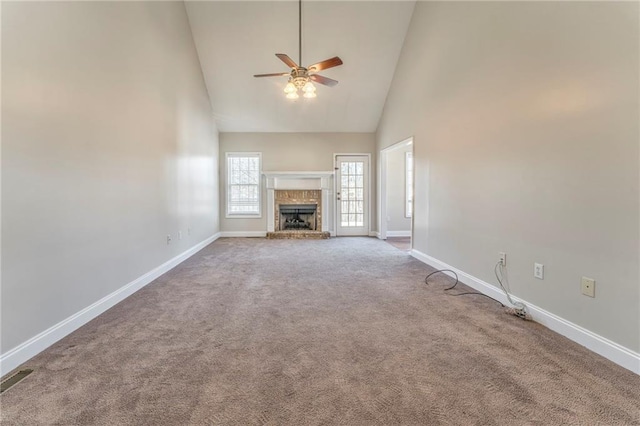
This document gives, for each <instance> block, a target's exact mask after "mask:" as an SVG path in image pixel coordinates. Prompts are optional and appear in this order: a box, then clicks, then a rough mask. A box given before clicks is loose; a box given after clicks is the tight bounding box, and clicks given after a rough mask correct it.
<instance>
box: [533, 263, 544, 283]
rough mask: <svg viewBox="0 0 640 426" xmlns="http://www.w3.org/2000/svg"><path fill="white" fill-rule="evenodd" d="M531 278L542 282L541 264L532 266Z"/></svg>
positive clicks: (542, 267) (542, 269) (542, 271)
mask: <svg viewBox="0 0 640 426" xmlns="http://www.w3.org/2000/svg"><path fill="white" fill-rule="evenodd" d="M533 276H534V277H536V278H537V279H539V280H544V265H543V264H542V263H534V264H533Z"/></svg>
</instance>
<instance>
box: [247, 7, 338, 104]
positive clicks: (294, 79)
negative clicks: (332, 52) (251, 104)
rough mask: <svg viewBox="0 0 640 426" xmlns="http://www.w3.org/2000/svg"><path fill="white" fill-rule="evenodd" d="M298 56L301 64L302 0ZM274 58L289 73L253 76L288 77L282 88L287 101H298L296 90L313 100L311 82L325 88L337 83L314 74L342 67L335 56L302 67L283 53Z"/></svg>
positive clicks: (256, 75) (314, 89)
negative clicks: (288, 68)
mask: <svg viewBox="0 0 640 426" xmlns="http://www.w3.org/2000/svg"><path fill="white" fill-rule="evenodd" d="M298 55H299V60H300V63H302V0H298ZM276 56H277V57H278V58H279V59H280V60H281V61H282V62H284V63H285V64H287V66H289V67H290V68H291V71H290V72H276V73H271V74H255V75H254V77H284V76H288V77H289V82H288V83H287V85H286V86H285V88H284V92H285V93H286V94H287V98H289V99H298V98H299V96H298V90H301V91H302V93H303V96H304V97H305V98H315V97H316V88H315V86H314V85H313V83H312V81H315V82H316V83H320V84H324V85H325V86H329V87H333V86H335V85H336V84H338V82H337V81H336V80H333V79H331V78H328V77H324V76H322V75H320V74H316V73H317V72H318V71H322V70H326V69H329V68H333V67H337V66H338V65H342V59H340V58H339V57H337V56H335V57H333V58H330V59H325V60H324V61H322V62H318V63H315V64H313V65H309V66H308V67H306V68H305V67H303V66H300V65H298V64H296V63H295V61H294V60H293V59H291V58H290V57H289V56H287V55H285V54H284V53H276Z"/></svg>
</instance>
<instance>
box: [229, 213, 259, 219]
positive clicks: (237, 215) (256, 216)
mask: <svg viewBox="0 0 640 426" xmlns="http://www.w3.org/2000/svg"><path fill="white" fill-rule="evenodd" d="M225 219H262V213H260V214H251V213H247V214H242V213H233V214H229V213H227V214H226V215H225Z"/></svg>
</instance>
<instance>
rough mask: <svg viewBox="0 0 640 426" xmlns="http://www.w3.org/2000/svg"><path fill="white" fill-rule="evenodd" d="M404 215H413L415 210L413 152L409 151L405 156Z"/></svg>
mask: <svg viewBox="0 0 640 426" xmlns="http://www.w3.org/2000/svg"><path fill="white" fill-rule="evenodd" d="M404 170H405V178H404V189H405V190H404V194H405V195H404V200H405V203H404V216H405V217H411V212H412V211H413V153H412V152H407V153H406V154H405V157H404Z"/></svg>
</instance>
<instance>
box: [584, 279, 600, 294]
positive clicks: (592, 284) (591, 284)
mask: <svg viewBox="0 0 640 426" xmlns="http://www.w3.org/2000/svg"><path fill="white" fill-rule="evenodd" d="M581 284H582V294H584V295H585V296H589V297H596V280H594V279H593V278H587V277H582V281H581Z"/></svg>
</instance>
